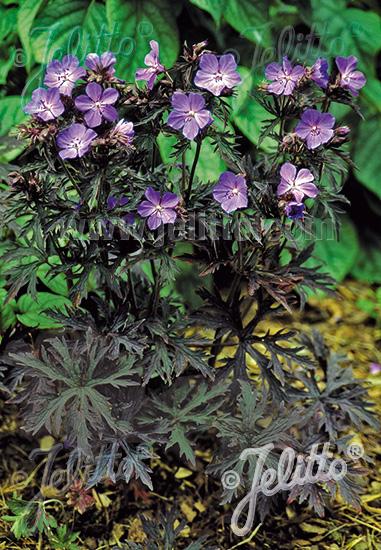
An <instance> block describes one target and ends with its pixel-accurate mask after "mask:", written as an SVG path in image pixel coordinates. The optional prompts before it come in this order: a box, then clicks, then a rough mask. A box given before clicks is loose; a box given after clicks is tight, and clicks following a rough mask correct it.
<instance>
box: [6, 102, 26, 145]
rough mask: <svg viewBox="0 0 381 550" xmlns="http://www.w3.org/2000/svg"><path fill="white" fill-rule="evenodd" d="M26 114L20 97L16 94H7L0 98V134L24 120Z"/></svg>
mask: <svg viewBox="0 0 381 550" xmlns="http://www.w3.org/2000/svg"><path fill="white" fill-rule="evenodd" d="M25 118H26V115H25V114H24V112H23V110H22V98H21V97H20V96H18V95H15V96H13V95H9V96H7V97H4V98H2V99H0V135H1V136H5V135H6V134H8V132H9V131H10V130H12V129H14V128H15V126H17V124H20V123H21V122H22V121H23V120H25Z"/></svg>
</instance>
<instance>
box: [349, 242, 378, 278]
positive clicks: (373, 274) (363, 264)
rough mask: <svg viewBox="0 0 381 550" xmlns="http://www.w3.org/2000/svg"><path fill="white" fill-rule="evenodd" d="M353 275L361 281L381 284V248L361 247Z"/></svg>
mask: <svg viewBox="0 0 381 550" xmlns="http://www.w3.org/2000/svg"><path fill="white" fill-rule="evenodd" d="M351 275H353V277H355V278H356V279H359V280H360V281H365V282H367V283H378V284H381V250H380V248H376V247H370V248H367V249H361V250H360V254H359V257H358V258H357V262H356V264H355V265H354V266H353V269H352V272H351Z"/></svg>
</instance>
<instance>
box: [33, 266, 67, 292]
mask: <svg viewBox="0 0 381 550" xmlns="http://www.w3.org/2000/svg"><path fill="white" fill-rule="evenodd" d="M50 270H51V266H50V265H49V264H43V265H41V266H40V267H39V268H38V271H37V277H38V278H39V279H40V281H42V282H43V283H44V285H45V286H46V287H47V288H48V289H49V290H51V291H52V292H54V293H55V294H60V295H62V296H68V295H69V289H68V285H67V279H66V276H65V274H64V273H59V274H58V275H54V276H52V275H51V274H50Z"/></svg>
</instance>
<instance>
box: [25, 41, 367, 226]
mask: <svg viewBox="0 0 381 550" xmlns="http://www.w3.org/2000/svg"><path fill="white" fill-rule="evenodd" d="M196 46H197V47H194V48H193V51H192V52H191V53H188V54H186V55H185V59H186V60H187V62H188V58H189V63H191V64H192V67H193V68H192V72H190V73H189V74H190V75H191V76H190V78H189V81H188V82H187V84H186V85H184V86H181V84H179V82H180V81H179V80H177V81H176V79H173V78H172V77H171V75H170V72H171V69H167V68H166V67H165V66H164V65H163V63H162V62H161V61H160V49H159V44H158V43H157V42H156V41H154V40H152V41H151V42H150V51H149V52H148V53H147V55H146V56H145V59H144V62H145V65H146V66H145V67H144V68H139V69H138V70H137V71H136V74H135V79H136V81H144V82H146V86H145V87H144V86H143V87H142V86H140V87H138V86H135V92H133V96H131V92H130V91H128V93H127V87H124V86H123V81H121V80H118V79H117V78H116V77H115V64H116V58H115V56H114V55H113V54H112V53H111V52H105V53H103V54H101V55H97V54H95V53H91V54H89V55H88V56H87V57H86V60H85V68H83V67H81V66H80V64H79V61H78V59H77V58H76V57H74V56H72V55H67V56H65V57H64V58H63V59H62V61H58V60H54V61H52V62H51V63H50V64H49V65H48V67H47V71H46V76H45V79H44V83H45V85H46V86H47V89H45V88H38V89H37V90H35V91H34V92H33V95H32V100H31V101H30V103H28V105H27V106H26V108H25V111H26V112H27V113H29V114H31V115H32V116H33V118H34V119H35V120H38V122H39V124H43V123H45V124H54V123H57V121H58V123H57V127H56V131H55V130H54V128H53V130H52V132H51V134H53V135H54V140H55V145H56V147H57V148H58V155H59V157H60V158H61V159H63V160H68V159H76V158H81V157H83V156H84V155H86V154H88V153H89V152H90V151H91V150H93V149H94V148H96V147H98V148H101V147H104V146H105V145H107V146H109V147H111V148H112V147H120V148H126V149H128V150H129V151H130V152H131V151H132V150H133V149H134V147H133V140H134V138H135V128H134V124H133V122H131V121H129V120H127V119H125V118H120V116H119V111H120V109H122V108H123V106H124V105H129V104H131V103H134V102H135V103H136V102H137V103H139V101H140V98H142V104H143V103H144V102H147V101H148V102H149V101H150V98H156V97H159V98H160V102H158V103H160V104H161V105H164V112H167V113H168V116H167V115H164V116H165V117H166V120H164V127H165V128H166V129H167V130H168V131H169V132H171V133H174V134H175V135H177V136H178V138H179V140H183V143H184V147H187V143H189V141H193V140H196V141H197V142H198V145H199V146H201V142H202V140H203V139H204V137H206V136H207V135H210V132H214V131H215V129H214V124H213V123H214V120H215V118H216V117H218V116H219V114H218V111H217V110H216V107H217V108H218V106H219V105H221V101H223V98H224V97H227V96H229V95H231V94H232V92H233V90H234V88H235V87H236V86H238V85H239V84H240V83H241V77H240V74H239V72H238V70H237V63H236V60H235V58H234V56H233V55H232V54H225V55H221V56H218V55H215V54H213V53H211V52H209V51H205V50H204V48H205V46H206V44H204V43H203V44H202V45H196ZM199 46H200V47H199ZM187 55H188V57H187ZM335 61H336V69H335V70H334V71H333V72H332V74H330V73H329V64H328V61H327V60H326V59H324V58H319V59H317V60H316V62H315V63H314V64H313V65H312V66H311V67H305V66H303V65H295V64H292V63H291V61H290V60H289V59H288V57H287V56H285V57H283V60H282V63H270V64H269V65H268V66H267V67H266V69H265V76H266V78H267V79H268V80H270V81H271V82H270V83H269V84H268V85H267V86H266V91H267V92H268V93H269V94H271V95H273V96H284V98H285V99H284V102H283V103H282V104H283V105H286V106H287V105H292V108H293V113H295V112H296V113H299V114H298V115H297V116H298V121H297V122H296V124H295V125H293V127H292V128H290V130H291V131H289V132H288V133H286V134H285V135H283V136H282V138H281V143H280V144H279V150H280V151H282V148H283V151H284V152H286V153H287V157H286V158H284V157H283V159H282V160H283V163H282V164H281V167H280V182H279V181H278V186H277V188H276V196H277V197H278V199H279V202H278V204H279V209H280V212H284V213H285V215H286V216H287V217H289V218H291V219H293V220H295V219H303V217H304V215H305V204H304V200H305V199H306V198H316V197H317V195H318V193H319V190H318V187H317V186H316V184H315V183H316V182H315V178H316V177H317V173H318V171H317V170H314V169H312V170H311V169H310V168H312V167H311V166H309V168H307V167H306V161H305V160H303V155H304V154H306V155H307V156H308V154H311V155H315V154H316V155H320V154H321V150H322V148H329V147H331V146H332V145H334V144H340V143H342V142H343V141H345V140H346V136H347V133H348V131H349V129H347V128H346V127H339V128H336V129H335V122H336V121H335V117H334V116H333V115H332V114H330V113H329V112H327V111H328V109H327V105H328V104H329V101H330V100H331V98H332V97H334V96H335V93H337V90H341V91H342V92H343V93H346V94H348V93H349V94H351V95H352V96H355V95H357V94H358V90H359V89H361V87H362V86H363V85H364V84H365V77H364V75H363V74H362V73H361V72H360V71H358V70H357V69H356V66H357V60H356V58H355V57H354V56H350V57H347V58H345V57H337V58H336V60H335ZM311 83H313V84H315V85H316V86H317V87H318V88H319V89H320V91H321V93H324V96H321V97H322V98H323V99H322V100H321V101H322V107H321V108H320V110H319V108H318V107H317V106H318V103H319V101H314V102H310V103H308V100H307V101H305V100H303V101H300V102H299V103H298V97H299V96H301V95H302V94H303V90H304V88H305V87H306V86H308V85H309V84H311ZM323 100H324V101H323ZM287 102H288V103H287ZM298 105H299V106H300V107H298ZM286 118H287V117H286ZM289 118H290V117H288V119H287V120H285V122H287V123H288V120H289ZM138 120H139V119H138ZM209 128H211V130H209ZM282 128H284V126H282ZM36 131H37V130H36ZM44 135H45V134H44ZM184 138H185V139H184ZM290 144H291V145H290ZM101 152H103V150H101ZM300 153H302V156H300ZM308 162H309V161H307V165H308ZM312 162H313V161H312ZM237 171H238V170H237ZM173 191H177V192H176V193H174V192H173ZM190 192H191V189H190ZM274 192H275V189H274ZM143 194H145V199H144V200H141V202H140V203H138V204H136V203H135V204H136V207H135V208H136V212H137V213H138V215H139V216H140V218H141V219H147V226H148V228H149V229H150V230H151V231H153V230H156V229H157V228H159V227H160V226H164V225H166V224H174V223H175V222H176V220H177V217H178V214H179V212H180V210H184V207H185V213H186V208H187V202H188V198H189V196H187V193H186V192H185V190H184V189H180V190H177V189H172V188H169V189H168V188H167V187H163V185H161V184H159V183H158V184H157V187H156V185H155V182H152V183H151V184H150V185H149V186H148V187H147V188H146V189H144V190H143V192H142V193H141V196H143ZM274 194H275V193H274ZM209 196H212V197H213V199H214V201H215V203H217V204H218V205H219V208H220V209H221V210H222V211H223V212H225V213H226V214H229V215H230V214H233V213H234V212H235V211H237V210H242V209H245V208H248V207H250V208H253V205H254V203H255V199H254V196H253V190H252V189H251V184H250V179H248V177H247V174H246V173H244V172H243V173H238V174H236V173H234V172H233V171H225V172H223V173H222V174H221V175H220V177H219V179H218V182H217V183H215V184H214V185H213V187H212V188H211V190H210V193H209ZM251 197H253V198H251ZM127 203H128V199H127V198H126V199H123V201H122V202H120V200H119V199H116V198H115V197H114V195H112V194H111V195H110V196H109V199H108V208H109V210H110V209H113V208H114V207H116V206H118V207H124V206H126V205H127ZM111 204H112V205H113V206H112V207H111V206H110V205H111ZM130 205H131V203H129V208H130ZM131 208H132V207H131ZM129 219H130V220H131V219H133V213H132V212H131V216H130V217H129Z"/></svg>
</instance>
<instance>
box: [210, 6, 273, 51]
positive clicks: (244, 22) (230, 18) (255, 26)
mask: <svg viewBox="0 0 381 550" xmlns="http://www.w3.org/2000/svg"><path fill="white" fill-rule="evenodd" d="M221 4H222V5H223V9H224V12H223V15H224V19H225V20H226V22H227V23H229V25H231V26H232V27H233V28H234V29H235V30H236V31H238V32H239V33H240V34H241V36H243V37H245V38H247V39H248V40H250V41H251V42H254V43H255V44H258V45H260V46H262V47H263V48H267V47H271V46H273V41H272V34H271V26H272V23H271V21H270V18H269V17H268V9H267V8H268V4H269V3H268V2H262V1H259V0H256V1H255V2H253V1H252V0H225V3H223V2H221Z"/></svg>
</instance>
